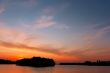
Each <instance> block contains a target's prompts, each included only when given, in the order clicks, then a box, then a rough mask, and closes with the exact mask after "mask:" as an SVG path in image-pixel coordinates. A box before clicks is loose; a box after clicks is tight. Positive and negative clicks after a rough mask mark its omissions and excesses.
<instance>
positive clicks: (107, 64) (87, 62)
mask: <svg viewBox="0 0 110 73" xmlns="http://www.w3.org/2000/svg"><path fill="white" fill-rule="evenodd" d="M59 65H86V66H110V61H100V60H97V61H96V62H92V61H85V62H82V63H80V62H77V63H60V64H59Z"/></svg>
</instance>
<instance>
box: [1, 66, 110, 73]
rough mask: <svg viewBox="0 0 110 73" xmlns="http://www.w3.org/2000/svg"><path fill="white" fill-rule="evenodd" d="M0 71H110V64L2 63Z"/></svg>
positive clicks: (3, 72) (71, 72) (102, 72)
mask: <svg viewBox="0 0 110 73" xmlns="http://www.w3.org/2000/svg"><path fill="white" fill-rule="evenodd" d="M0 73H110V66H74V65H56V66H55V67H45V68H34V67H24V66H16V65H0Z"/></svg>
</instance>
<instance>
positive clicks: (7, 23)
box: [0, 0, 110, 62]
mask: <svg viewBox="0 0 110 73" xmlns="http://www.w3.org/2000/svg"><path fill="white" fill-rule="evenodd" d="M32 56H40V57H46V58H53V59H54V60H55V61H57V62H74V61H85V60H99V59H100V60H110V1H109V0H0V58H1V59H9V60H18V59H22V58H30V57H32Z"/></svg>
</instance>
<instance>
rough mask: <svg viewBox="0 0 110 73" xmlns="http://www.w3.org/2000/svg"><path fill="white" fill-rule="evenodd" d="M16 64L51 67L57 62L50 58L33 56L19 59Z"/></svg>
mask: <svg viewBox="0 0 110 73" xmlns="http://www.w3.org/2000/svg"><path fill="white" fill-rule="evenodd" d="M15 63H16V65H19V66H32V67H49V66H54V65H55V62H54V60H53V59H49V58H41V57H32V58H30V59H29V58H25V59H21V60H17V61H16V62H15Z"/></svg>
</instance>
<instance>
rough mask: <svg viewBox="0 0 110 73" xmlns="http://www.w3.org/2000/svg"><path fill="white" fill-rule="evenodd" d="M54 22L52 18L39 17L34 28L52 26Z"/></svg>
mask: <svg viewBox="0 0 110 73" xmlns="http://www.w3.org/2000/svg"><path fill="white" fill-rule="evenodd" d="M55 24H56V22H55V21H54V20H53V16H45V15H44V16H41V17H39V18H38V20H36V22H35V25H36V28H47V27H51V26H54V25H55Z"/></svg>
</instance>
